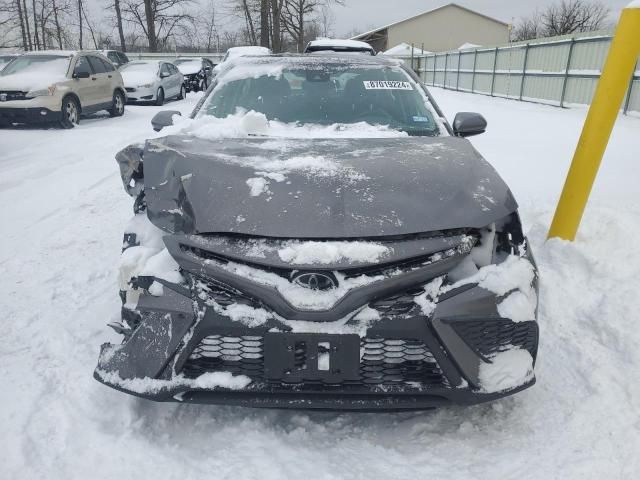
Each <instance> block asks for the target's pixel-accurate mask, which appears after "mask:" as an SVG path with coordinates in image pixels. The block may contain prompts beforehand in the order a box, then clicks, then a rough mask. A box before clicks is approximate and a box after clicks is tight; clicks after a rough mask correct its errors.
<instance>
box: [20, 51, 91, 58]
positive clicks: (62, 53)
mask: <svg viewBox="0 0 640 480" xmlns="http://www.w3.org/2000/svg"><path fill="white" fill-rule="evenodd" d="M78 53H91V52H89V51H85V52H83V51H78V50H35V51H32V52H24V53H23V55H28V56H34V55H36V56H37V55H56V56H58V57H72V56H73V55H77V54H78Z"/></svg>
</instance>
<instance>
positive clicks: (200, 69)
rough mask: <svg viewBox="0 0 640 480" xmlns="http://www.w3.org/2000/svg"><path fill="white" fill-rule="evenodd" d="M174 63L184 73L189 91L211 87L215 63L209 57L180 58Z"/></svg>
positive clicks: (185, 84) (198, 90)
mask: <svg viewBox="0 0 640 480" xmlns="http://www.w3.org/2000/svg"><path fill="white" fill-rule="evenodd" d="M173 64H174V65H175V66H176V67H178V70H180V72H181V73H182V75H184V86H185V87H186V89H187V92H200V91H203V90H206V89H207V88H208V87H209V84H210V83H211V75H212V74H213V68H214V67H215V64H214V63H213V62H212V61H211V60H209V59H208V58H202V57H197V58H194V57H189V58H178V59H176V60H174V61H173Z"/></svg>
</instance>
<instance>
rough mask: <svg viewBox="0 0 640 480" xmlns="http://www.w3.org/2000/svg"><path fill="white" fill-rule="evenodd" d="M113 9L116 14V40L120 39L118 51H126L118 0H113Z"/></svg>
mask: <svg viewBox="0 0 640 480" xmlns="http://www.w3.org/2000/svg"><path fill="white" fill-rule="evenodd" d="M113 9H114V11H115V14H116V28H117V29H118V38H119V39H120V50H122V51H123V52H126V51H127V44H126V42H125V41H124V27H123V26H122V10H120V0H113Z"/></svg>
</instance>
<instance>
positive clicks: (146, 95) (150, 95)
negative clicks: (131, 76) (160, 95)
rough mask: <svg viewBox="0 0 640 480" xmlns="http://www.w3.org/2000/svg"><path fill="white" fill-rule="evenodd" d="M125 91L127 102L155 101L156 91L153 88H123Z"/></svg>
mask: <svg viewBox="0 0 640 480" xmlns="http://www.w3.org/2000/svg"><path fill="white" fill-rule="evenodd" d="M125 90H126V91H127V102H129V103H135V102H150V101H153V100H155V95H156V90H157V88H156V87H155V86H152V87H149V88H146V87H125Z"/></svg>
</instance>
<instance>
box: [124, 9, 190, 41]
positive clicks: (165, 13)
mask: <svg viewBox="0 0 640 480" xmlns="http://www.w3.org/2000/svg"><path fill="white" fill-rule="evenodd" d="M120 2H121V8H122V15H123V19H124V21H126V22H128V23H131V24H132V25H133V26H134V27H137V28H140V29H141V30H142V31H143V33H144V35H145V37H146V38H147V42H148V44H149V50H150V51H151V52H157V51H158V50H159V49H161V48H165V47H166V46H167V44H168V43H167V42H168V40H169V38H170V37H175V36H176V35H181V34H184V33H185V32H186V31H187V30H188V29H189V27H190V26H191V25H193V23H194V18H193V15H191V14H190V13H189V11H188V10H187V7H188V6H190V5H191V3H192V0H120Z"/></svg>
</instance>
